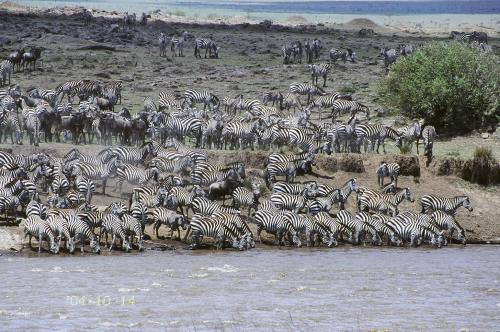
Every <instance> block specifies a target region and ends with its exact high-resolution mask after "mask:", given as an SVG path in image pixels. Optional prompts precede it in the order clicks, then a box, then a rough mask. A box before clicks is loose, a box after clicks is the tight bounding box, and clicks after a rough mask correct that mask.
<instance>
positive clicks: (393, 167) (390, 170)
mask: <svg viewBox="0 0 500 332" xmlns="http://www.w3.org/2000/svg"><path fill="white" fill-rule="evenodd" d="M400 172H401V166H399V165H398V164H397V163H386V162H382V163H381V164H380V166H379V167H377V171H376V172H375V173H376V174H377V183H378V185H379V187H380V188H382V187H384V178H386V177H390V178H391V181H393V182H394V185H395V186H396V187H397V186H398V177H399V173H400Z"/></svg>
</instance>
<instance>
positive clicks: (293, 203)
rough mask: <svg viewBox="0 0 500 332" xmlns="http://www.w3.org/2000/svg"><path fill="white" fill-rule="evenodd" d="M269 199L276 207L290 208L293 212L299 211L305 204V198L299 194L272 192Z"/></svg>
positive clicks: (281, 208)
mask: <svg viewBox="0 0 500 332" xmlns="http://www.w3.org/2000/svg"><path fill="white" fill-rule="evenodd" d="M270 201H271V202H272V203H273V204H274V206H276V208H277V209H279V210H290V211H293V212H294V213H299V212H300V211H301V210H303V209H304V208H305V207H306V206H307V200H306V198H305V197H304V196H300V195H291V194H284V193H274V194H272V195H271V198H270Z"/></svg>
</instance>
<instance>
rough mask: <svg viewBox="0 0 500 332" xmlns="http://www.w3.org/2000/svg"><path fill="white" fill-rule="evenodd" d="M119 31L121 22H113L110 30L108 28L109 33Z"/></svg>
mask: <svg viewBox="0 0 500 332" xmlns="http://www.w3.org/2000/svg"><path fill="white" fill-rule="evenodd" d="M118 31H120V25H119V24H111V25H110V26H109V30H108V32H109V33H112V32H118Z"/></svg>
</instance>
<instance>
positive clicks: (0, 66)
mask: <svg viewBox="0 0 500 332" xmlns="http://www.w3.org/2000/svg"><path fill="white" fill-rule="evenodd" d="M12 68H13V65H12V62H11V61H10V60H3V61H2V62H0V78H1V81H0V86H2V85H7V79H8V80H9V83H8V84H9V85H10V75H11V74H12Z"/></svg>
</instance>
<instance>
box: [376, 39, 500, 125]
mask: <svg viewBox="0 0 500 332" xmlns="http://www.w3.org/2000/svg"><path fill="white" fill-rule="evenodd" d="M498 61H499V58H498V57H497V56H496V55H494V54H493V53H491V52H490V53H484V52H480V51H479V50H476V49H474V48H472V47H470V46H469V45H467V44H465V43H460V42H451V43H449V44H445V43H430V44H427V45H426V46H424V47H422V48H420V49H419V50H418V51H416V52H414V53H413V54H412V55H410V56H407V57H400V59H398V61H396V62H395V63H394V64H392V65H391V66H390V69H389V74H388V75H387V77H384V78H382V79H381V81H380V84H379V93H380V95H381V99H382V102H383V103H384V104H386V105H387V106H391V107H394V108H396V109H398V110H399V111H400V112H401V113H402V114H403V115H405V116H408V117H410V118H423V119H425V120H426V122H428V123H430V124H432V125H434V126H435V127H436V128H437V129H438V130H441V131H445V132H448V133H454V134H457V133H466V132H470V131H472V130H474V129H479V128H484V127H490V128H494V127H495V126H496V124H497V123H498V121H499V120H500V107H499V100H498V96H499V95H500V66H498Z"/></svg>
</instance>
